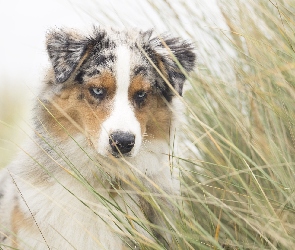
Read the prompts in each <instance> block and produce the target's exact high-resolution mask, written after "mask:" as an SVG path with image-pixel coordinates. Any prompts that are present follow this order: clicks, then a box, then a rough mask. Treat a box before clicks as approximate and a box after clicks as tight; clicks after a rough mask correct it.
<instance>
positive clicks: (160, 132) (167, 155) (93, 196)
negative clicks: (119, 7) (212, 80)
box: [0, 27, 196, 250]
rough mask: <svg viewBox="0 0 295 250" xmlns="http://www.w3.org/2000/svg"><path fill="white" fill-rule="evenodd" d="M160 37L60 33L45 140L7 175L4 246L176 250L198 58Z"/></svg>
mask: <svg viewBox="0 0 295 250" xmlns="http://www.w3.org/2000/svg"><path fill="white" fill-rule="evenodd" d="M152 33H153V31H152V30H148V31H141V30H138V29H134V28H130V29H125V30H121V31H119V30H115V29H106V28H101V27H94V28H93V31H92V34H91V35H85V34H82V33H79V32H77V31H75V30H70V29H55V30H51V31H49V32H48V34H47V37H46V48H47V52H48V55H49V60H50V63H51V67H50V69H49V70H48V72H47V73H46V76H45V80H44V83H43V85H42V88H41V90H40V94H39V95H38V97H37V98H36V99H37V101H36V104H35V106H34V109H33V114H34V115H33V119H32V120H33V128H34V129H33V130H34V133H33V135H32V136H31V139H30V140H28V142H27V143H26V144H24V145H23V147H22V151H21V152H20V153H19V155H18V157H17V158H16V159H15V160H14V161H13V162H12V163H11V164H10V165H9V166H8V167H7V168H6V169H4V170H2V172H1V175H0V246H1V248H2V249H11V248H13V249H36V250H42V249H107V250H120V249H127V248H128V249H139V248H142V249H159V247H160V246H162V247H163V248H166V249H173V248H174V247H175V245H176V244H177V242H175V240H174V239H175V237H177V233H176V231H177V230H176V229H175V225H174V219H175V218H174V216H176V211H177V205H176V202H175V200H176V199H177V197H178V196H179V195H180V180H179V177H178V171H177V168H175V167H173V166H172V165H173V161H172V160H171V152H172V151H173V150H174V148H173V145H174V138H175V131H176V129H177V113H175V112H174V111H175V110H177V109H178V105H180V102H179V100H178V99H179V98H178V97H179V96H181V95H182V91H183V85H184V82H185V80H186V72H188V73H189V72H191V71H192V70H193V68H194V65H195V59H196V55H195V52H194V46H193V45H192V43H190V42H188V41H186V40H183V39H181V38H179V37H173V36H171V35H169V34H166V33H164V34H161V35H159V36H154V35H153V34H152ZM175 248H176V247H175Z"/></svg>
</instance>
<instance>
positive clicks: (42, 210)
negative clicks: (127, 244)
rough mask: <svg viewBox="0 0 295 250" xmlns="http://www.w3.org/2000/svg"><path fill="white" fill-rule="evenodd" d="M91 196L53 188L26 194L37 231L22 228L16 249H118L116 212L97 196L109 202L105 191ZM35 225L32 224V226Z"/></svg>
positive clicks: (88, 193)
mask: <svg viewBox="0 0 295 250" xmlns="http://www.w3.org/2000/svg"><path fill="white" fill-rule="evenodd" d="M97 191H98V192H100V193H99V195H94V194H93V193H92V192H89V191H88V190H86V189H83V188H81V189H76V190H73V189H72V190H71V191H68V190H67V189H65V188H64V187H62V186H60V187H59V186H57V185H55V186H54V187H50V188H48V189H47V190H42V192H39V191H37V190H30V191H29V190H28V189H27V190H26V192H24V195H25V196H26V197H27V200H28V201H29V202H27V204H28V206H29V207H30V208H31V209H30V210H31V212H30V211H28V210H27V209H26V207H25V206H26V205H24V204H23V209H26V211H27V213H29V214H30V213H32V214H33V215H34V219H35V221H36V223H37V224H38V227H36V226H34V230H28V229H27V228H23V229H21V230H20V231H19V238H20V239H25V240H24V242H25V243H22V245H20V246H19V248H20V249H37V250H39V249H40V250H41V249H42V250H43V249H46V248H47V245H48V246H49V248H50V249H65V250H67V249H121V240H120V239H119V237H118V236H116V235H115V234H114V231H116V230H118V228H117V227H116V226H115V224H114V216H113V215H112V213H110V211H109V210H112V211H113V213H116V212H117V213H118V211H116V209H114V208H113V207H110V205H108V204H106V203H105V202H104V201H103V200H102V199H101V198H99V196H101V197H103V198H107V199H110V197H109V194H108V192H107V191H105V190H103V189H101V190H97ZM28 197H29V198H28ZM34 224H35V223H34Z"/></svg>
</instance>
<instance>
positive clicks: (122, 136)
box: [109, 131, 135, 156]
mask: <svg viewBox="0 0 295 250" xmlns="http://www.w3.org/2000/svg"><path fill="white" fill-rule="evenodd" d="M109 143H110V145H111V148H112V153H113V155H116V156H117V155H118V153H119V151H120V152H121V154H127V153H129V152H130V151H131V150H132V148H133V147H134V144H135V136H134V135H133V134H131V133H129V132H123V131H116V132H114V133H112V134H111V135H110V139H109Z"/></svg>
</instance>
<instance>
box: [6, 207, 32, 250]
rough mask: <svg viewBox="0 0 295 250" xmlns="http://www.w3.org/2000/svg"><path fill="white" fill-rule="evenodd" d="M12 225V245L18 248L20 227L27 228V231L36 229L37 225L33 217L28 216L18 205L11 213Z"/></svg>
mask: <svg viewBox="0 0 295 250" xmlns="http://www.w3.org/2000/svg"><path fill="white" fill-rule="evenodd" d="M11 225H12V228H11V229H12V231H13V236H12V247H14V248H16V249H17V248H18V239H17V234H18V232H19V230H20V229H25V230H26V231H27V230H29V231H34V229H35V225H34V222H33V219H31V218H26V217H25V216H24V214H23V213H22V212H21V211H20V209H19V207H18V206H16V207H15V208H14V209H13V211H12V214H11Z"/></svg>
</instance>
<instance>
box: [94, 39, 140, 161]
mask: <svg viewBox="0 0 295 250" xmlns="http://www.w3.org/2000/svg"><path fill="white" fill-rule="evenodd" d="M116 58H117V61H116V67H115V70H116V72H115V74H116V87H117V88H116V94H115V97H114V105H113V109H112V112H111V114H110V116H109V118H108V119H107V120H105V121H104V122H103V124H102V128H101V133H100V135H99V139H98V152H99V153H100V154H102V155H107V153H108V151H109V150H110V145H109V136H110V135H111V133H113V132H115V131H122V132H130V133H132V134H134V135H135V145H134V149H133V150H132V155H135V154H136V153H137V152H138V151H139V148H140V146H141V140H142V137H141V128H140V123H139V122H138V120H137V119H136V117H135V114H134V110H133V107H132V104H131V103H130V101H129V99H128V89H129V85H130V73H131V72H130V69H131V53H130V50H129V48H128V47H127V46H123V45H121V46H119V47H117V51H116Z"/></svg>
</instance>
